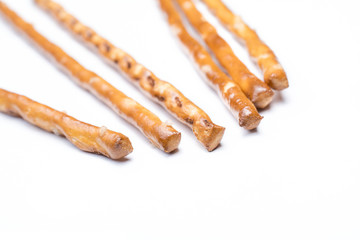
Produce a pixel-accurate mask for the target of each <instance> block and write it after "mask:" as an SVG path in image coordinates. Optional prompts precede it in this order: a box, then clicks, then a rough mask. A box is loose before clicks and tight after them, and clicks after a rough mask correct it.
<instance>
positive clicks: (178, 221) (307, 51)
mask: <svg viewBox="0 0 360 240" xmlns="http://www.w3.org/2000/svg"><path fill="white" fill-rule="evenodd" d="M5 2H6V3H8V4H9V5H10V6H11V7H12V8H13V9H14V10H16V11H17V12H18V13H19V14H20V15H21V16H22V17H24V18H25V19H26V20H29V21H31V22H32V23H34V24H35V26H36V28H37V29H38V30H39V31H40V32H41V33H43V34H44V35H45V36H47V37H48V38H49V39H51V40H52V41H53V42H55V43H56V44H59V45H60V46H61V47H63V48H64V50H66V51H67V52H68V53H70V55H72V56H74V57H75V58H76V59H77V60H78V61H79V62H80V63H82V64H84V65H85V66H86V67H88V68H89V69H91V70H93V71H95V72H97V73H98V74H99V75H100V76H103V77H104V78H105V79H107V80H108V81H109V82H111V83H112V84H113V85H115V86H116V87H118V88H119V89H120V90H122V91H125V92H126V93H127V94H128V95H129V96H131V97H134V98H135V99H136V100H138V101H139V102H140V103H141V104H143V105H144V106H145V107H147V108H149V109H150V110H152V111H154V112H155V113H156V114H158V116H160V117H161V119H163V120H164V121H165V120H170V121H172V122H173V123H174V124H173V125H174V127H175V128H176V129H178V130H179V131H181V132H182V142H181V145H180V149H179V151H178V152H177V153H175V154H170V155H168V154H164V153H162V152H161V151H159V150H157V149H155V148H154V147H152V146H151V145H150V144H149V143H148V141H147V139H146V138H145V137H143V136H142V135H141V134H140V133H139V132H138V131H137V130H136V129H134V128H133V127H130V126H129V124H127V123H126V122H125V121H123V120H121V119H120V118H119V117H117V116H116V115H115V114H114V113H113V112H112V111H111V110H110V109H108V108H107V107H105V106H104V105H103V104H102V103H100V102H99V101H98V100H96V99H95V98H94V97H92V96H91V95H90V94H88V93H87V92H85V91H84V90H82V89H80V88H79V87H77V86H76V85H75V84H74V83H73V82H72V81H71V80H70V79H69V78H68V77H67V76H65V75H64V74H62V73H60V72H59V71H58V70H57V69H56V68H54V67H53V66H52V65H51V63H50V62H48V60H47V59H45V58H44V57H43V56H42V55H40V54H39V52H38V51H36V50H35V49H34V48H32V47H31V46H30V45H29V44H28V43H27V42H25V41H24V40H23V39H22V38H20V37H19V35H17V34H15V32H14V31H13V30H12V29H11V28H9V27H8V26H7V25H6V24H5V22H4V21H3V20H2V19H1V21H0V42H1V44H0V53H1V54H0V66H1V80H0V87H1V88H4V89H7V90H10V91H14V92H16V93H20V94H23V95H26V96H28V97H30V98H32V99H34V100H36V101H39V102H41V103H45V104H47V105H50V106H52V107H53V108H55V109H58V110H66V111H67V112H68V113H69V114H70V115H73V116H74V117H76V118H78V119H80V120H83V121H86V122H89V123H92V124H94V125H98V126H102V125H105V126H107V127H108V128H109V129H112V130H115V131H119V132H122V133H124V134H126V135H127V136H128V137H130V139H131V141H132V143H133V146H134V149H135V150H134V152H133V153H132V154H131V155H129V157H128V160H127V161H125V162H115V161H111V160H108V159H106V158H105V157H101V156H97V155H93V154H88V153H84V152H81V151H80V150H78V149H76V148H75V147H74V146H72V145H71V144H70V143H69V142H67V141H66V140H65V139H63V138H59V137H57V136H55V135H52V134H49V133H47V132H44V131H41V130H39V129H37V128H36V127H33V126H31V125H30V124H28V123H26V122H24V121H23V120H21V119H18V118H13V117H10V116H7V115H4V114H0V132H1V134H0V146H1V154H0V239H85V237H86V239H130V240H133V239H147V240H149V239H156V240H161V239H179V240H183V239H214V240H215V239H227V240H232V239H234V240H235V239H276V240H279V239H347V240H350V239H359V238H360V204H359V202H360V173H359V172H360V163H359V161H360V154H359V134H360V127H359V122H360V113H359V103H360V101H359V100H360V99H359V98H360V97H359V88H360V81H359V63H360V57H359V56H360V45H359V42H360V32H359V24H360V15H359V14H358V9H359V4H358V1H356V0H353V1H351V0H347V1H329V0H317V1H312V0H305V1H295V0H292V1H289V0H273V1H267V0H252V1H245V0H244V1H235V0H226V3H228V4H229V6H230V7H231V8H232V9H234V10H235V11H236V12H238V13H240V14H241V15H242V16H243V18H244V19H245V20H246V21H247V22H248V23H249V24H250V25H251V26H252V27H253V28H255V29H256V30H257V31H258V33H259V34H260V36H261V37H262V38H263V39H264V40H265V41H266V43H268V44H269V45H270V46H271V48H272V49H273V50H274V51H275V53H276V54H277V55H278V57H279V59H280V61H281V63H282V64H283V65H284V67H285V69H286V71H287V74H288V77H289V80H290V88H289V89H288V90H286V91H284V92H283V93H282V94H281V95H277V97H276V100H275V102H274V103H273V104H272V106H271V107H270V108H269V109H268V110H265V111H261V114H262V115H263V116H264V117H265V118H264V120H263V121H262V123H261V125H260V127H259V128H258V130H257V131H256V132H247V131H245V130H243V129H241V128H240V127H239V126H238V124H237V122H236V120H235V119H234V118H233V117H232V115H231V114H230V112H229V111H228V110H227V109H226V108H225V107H224V105H223V104H222V103H221V101H220V100H219V98H218V97H217V96H216V94H215V93H214V92H213V91H212V90H211V89H210V88H209V87H208V86H207V85H206V83H205V82H204V81H202V80H201V79H200V77H199V76H198V75H197V73H196V71H195V70H194V67H193V66H192V64H191V63H190V61H188V59H187V57H186V55H184V54H183V52H182V50H181V49H180V48H179V46H178V45H177V41H176V40H175V37H174V36H173V35H172V34H171V32H170V30H169V27H168V25H167V23H166V21H165V18H164V16H163V14H162V13H161V11H160V9H159V8H158V5H157V2H156V1H155V0H152V1H149V0H142V1H140V0H136V1H135V0H132V1H125V0H122V1H115V0H113V1H112V0H101V1H100V0H91V1H86V7H84V4H85V1H71V0H59V2H60V3H62V4H63V5H64V6H65V7H66V8H67V10H69V11H70V12H72V13H73V14H74V15H76V16H77V17H78V18H79V19H80V20H81V21H83V22H84V23H86V24H87V25H90V26H92V27H93V28H94V29H95V30H96V31H98V32H99V33H100V34H101V35H103V36H104V37H106V38H108V39H109V40H111V41H113V42H114V43H115V45H117V46H119V47H121V48H123V49H124V50H126V51H127V52H129V53H130V54H131V55H133V56H134V57H135V58H136V59H137V60H138V61H139V62H141V63H143V64H144V65H145V66H147V67H148V68H150V69H152V70H153V71H154V72H155V74H157V75H158V76H160V77H161V78H162V79H165V80H167V81H170V82H171V83H173V84H174V85H175V86H177V87H178V88H179V89H180V90H181V91H182V92H183V93H184V94H185V95H186V96H188V97H189V98H190V99H192V100H193V101H194V102H195V103H196V104H198V105H199V106H200V107H201V108H203V109H204V110H205V111H206V112H207V113H208V114H209V115H210V117H211V118H212V119H213V121H214V122H215V123H217V124H219V125H222V126H225V127H226V133H225V136H224V139H223V141H222V144H221V147H219V148H218V149H217V150H216V151H214V152H212V153H208V152H206V150H204V149H203V148H202V147H201V145H200V144H198V143H197V141H196V139H195V137H194V136H193V135H192V133H191V131H190V130H189V129H187V128H186V127H185V126H183V125H181V124H180V123H179V122H177V121H176V120H175V119H173V118H172V117H171V116H170V115H169V114H167V113H166V112H165V111H164V110H162V109H161V108H160V107H158V106H156V105H155V104H154V103H152V102H149V101H148V100H147V99H146V98H145V97H143V96H142V95H141V94H140V92H139V91H137V90H136V89H135V88H134V87H133V86H131V84H130V83H128V82H126V81H125V80H124V79H123V78H122V77H121V76H120V75H118V74H117V73H116V72H115V71H113V70H112V69H111V68H110V67H108V66H107V65H106V64H105V63H103V62H102V61H101V60H100V59H99V58H98V57H97V56H96V55H95V54H93V53H91V52H89V51H88V50H87V49H86V48H84V47H83V46H82V45H81V44H80V43H78V42H76V41H75V40H74V39H73V38H72V37H71V36H70V35H69V34H68V33H67V32H65V31H63V30H62V28H60V27H59V26H58V25H57V24H56V23H55V21H53V20H52V19H51V18H50V17H49V16H47V15H46V14H45V13H44V12H42V11H41V10H39V9H38V8H37V7H36V6H35V5H33V3H32V1H30V0H21V1H20V0H18V1H10V0H7V1H5ZM198 5H199V7H201V9H202V11H203V12H204V13H205V14H206V16H207V17H208V19H209V20H211V22H213V23H214V24H215V25H216V26H218V27H219V32H220V33H221V35H222V36H224V37H225V38H226V39H227V40H228V41H229V43H231V45H232V46H233V47H234V49H235V50H236V53H237V54H238V55H239V56H240V57H241V59H242V60H243V61H244V62H245V63H246V64H247V65H248V66H249V68H250V69H251V70H253V71H254V72H255V73H256V74H258V75H259V72H258V71H257V69H256V68H255V67H254V65H252V64H251V62H250V60H249V58H248V56H247V54H246V52H245V51H244V50H243V48H242V47H241V46H239V45H238V44H237V43H236V41H235V40H234V39H233V38H232V36H231V35H230V34H229V33H228V32H227V31H226V30H224V29H223V28H220V26H219V24H218V22H217V21H216V20H215V19H214V18H213V17H212V16H210V14H209V13H208V12H207V11H206V8H205V7H204V6H202V5H201V4H200V3H199V4H198Z"/></svg>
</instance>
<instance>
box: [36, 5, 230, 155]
mask: <svg viewBox="0 0 360 240" xmlns="http://www.w3.org/2000/svg"><path fill="white" fill-rule="evenodd" d="M35 2H36V3H37V4H38V5H39V6H41V7H42V8H43V9H44V10H46V11H47V12H49V13H50V14H51V15H52V16H53V17H54V18H55V19H57V20H58V21H59V22H60V23H62V24H63V25H64V26H65V27H66V28H67V29H68V30H69V31H70V32H71V33H73V34H75V36H77V37H80V38H81V39H82V40H83V42H85V43H86V44H87V45H88V46H90V47H91V48H92V49H93V50H95V51H97V52H98V53H99V54H100V55H101V56H102V57H103V58H104V59H106V60H107V62H108V63H109V64H111V65H112V66H113V67H115V68H116V69H117V70H119V71H120V72H121V73H123V74H124V75H125V76H127V78H128V79H130V81H131V82H132V83H133V84H134V85H135V86H137V87H138V88H139V89H140V90H142V92H143V93H145V94H146V95H147V96H148V97H149V98H151V99H152V100H153V101H155V102H157V103H159V104H160V105H161V106H162V107H164V108H165V109H166V110H167V111H168V112H169V113H171V114H172V115H173V116H175V117H176V118H177V119H178V120H179V121H181V122H182V123H184V124H186V125H187V126H189V127H190V128H192V131H193V133H194V134H195V136H196V138H197V139H198V140H199V142H200V143H201V144H202V145H203V146H204V147H206V149H207V150H209V151H212V150H214V149H215V148H216V147H217V146H218V145H219V143H220V141H221V139H222V137H223V134H224V130H225V129H224V128H223V127H220V126H218V125H216V124H214V123H213V122H212V121H211V119H210V117H209V116H208V115H207V114H206V113H205V112H204V111H203V110H201V109H200V108H199V107H197V106H196V105H195V104H194V103H192V102H191V101H190V100H189V99H187V98H186V97H185V96H184V95H183V94H182V93H181V92H180V91H179V90H178V89H176V88H175V87H174V86H173V85H171V84H170V83H168V82H165V81H162V80H160V79H159V78H158V77H157V76H155V75H154V74H153V73H152V72H151V71H150V70H148V69H146V68H145V67H144V66H143V65H141V64H139V63H138V62H136V60H135V59H134V58H132V57H131V56H130V55H129V54H127V53H126V52H124V51H123V50H121V49H119V48H117V47H116V46H114V45H113V44H112V43H110V42H109V41H108V40H106V39H104V38H103V37H101V36H100V35H99V34H97V33H96V32H95V31H94V30H92V29H91V28H89V27H87V26H85V25H83V24H82V23H81V22H80V21H79V20H78V19H76V18H75V17H74V16H72V15H71V14H69V13H68V12H66V10H65V9H64V8H63V7H62V6H60V5H59V4H57V3H56V2H54V1H51V0H35Z"/></svg>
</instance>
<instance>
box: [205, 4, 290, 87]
mask: <svg viewBox="0 0 360 240" xmlns="http://www.w3.org/2000/svg"><path fill="white" fill-rule="evenodd" d="M203 2H204V3H205V4H206V5H207V6H208V8H209V9H210V10H211V11H212V12H213V13H214V15H215V16H216V17H217V18H218V19H219V20H220V21H221V22H222V24H224V25H225V26H226V27H227V28H228V29H229V30H230V31H231V32H232V33H234V34H235V35H236V36H237V37H238V38H239V39H240V40H242V42H244V43H245V45H246V47H247V49H248V52H249V54H250V56H251V57H252V58H253V59H254V61H255V62H256V63H257V65H258V66H259V67H260V69H261V70H262V72H263V74H264V80H265V82H266V83H267V84H268V85H269V86H270V87H272V88H273V89H276V90H282V89H285V88H287V87H289V82H288V79H287V77H286V73H285V71H284V69H283V67H282V66H281V65H280V63H279V61H278V60H277V58H276V56H275V54H274V53H273V51H272V50H271V49H270V48H269V47H268V46H267V45H266V44H265V43H264V42H263V41H261V39H260V38H259V36H258V35H257V34H256V32H255V31H254V30H252V29H251V28H250V27H249V26H248V25H247V24H246V23H245V22H244V21H243V20H242V19H241V17H240V16H236V15H235V14H234V13H233V12H232V11H231V10H230V9H229V8H227V7H226V6H225V4H224V3H223V2H222V1H221V0H203Z"/></svg>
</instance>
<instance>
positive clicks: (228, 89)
mask: <svg viewBox="0 0 360 240" xmlns="http://www.w3.org/2000/svg"><path fill="white" fill-rule="evenodd" d="M159 2H160V5H161V8H162V9H163V11H164V12H165V13H166V14H167V17H168V22H169V25H170V27H171V29H172V30H173V32H174V34H175V35H176V36H177V37H178V38H179V40H180V41H181V43H182V44H183V45H184V46H185V48H186V49H187V50H188V53H189V54H190V56H191V57H192V58H193V60H194V61H195V63H196V65H197V66H198V67H199V69H200V71H201V73H203V74H204V75H205V76H206V79H207V80H208V82H209V83H210V85H211V86H212V87H213V88H214V89H215V90H216V91H217V92H218V93H219V95H220V96H221V97H222V99H223V101H224V102H225V104H226V105H227V106H228V107H229V108H230V110H231V112H232V113H233V115H234V116H235V117H236V118H237V119H238V121H239V124H240V126H242V127H244V128H245V129H248V130H251V129H254V128H256V127H257V126H258V125H259V123H260V121H261V119H262V117H261V116H260V115H259V113H258V112H257V110H256V108H255V106H254V104H252V102H251V101H250V100H249V99H248V98H247V97H246V96H245V94H244V93H243V92H242V91H241V89H240V87H239V86H238V85H237V84H235V83H234V82H233V81H232V80H231V79H230V78H229V77H228V76H227V75H226V74H225V73H224V72H222V71H221V69H220V68H219V67H218V66H217V65H216V63H215V62H214V61H213V60H212V58H211V56H210V54H209V53H208V52H207V51H206V49H205V48H204V47H203V46H202V45H201V44H200V43H199V42H198V41H196V40H195V39H194V38H193V37H192V36H190V34H189V33H188V32H187V31H186V29H185V27H184V25H183V23H182V20H181V17H180V15H179V13H178V12H177V10H176V8H175V6H174V4H173V2H172V1H169V0H159Z"/></svg>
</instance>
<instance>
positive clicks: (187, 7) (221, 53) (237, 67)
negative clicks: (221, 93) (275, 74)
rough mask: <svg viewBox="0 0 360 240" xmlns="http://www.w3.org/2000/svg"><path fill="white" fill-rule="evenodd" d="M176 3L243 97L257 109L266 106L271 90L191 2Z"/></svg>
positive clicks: (179, 0) (189, 0) (178, 0)
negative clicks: (242, 93)
mask: <svg viewBox="0 0 360 240" xmlns="http://www.w3.org/2000/svg"><path fill="white" fill-rule="evenodd" d="M177 2H178V4H179V6H180V8H181V9H182V10H183V12H184V13H185V15H186V17H187V19H188V20H189V22H190V23H191V25H192V26H193V27H194V28H195V29H196V30H197V31H198V32H199V33H200V35H201V37H202V39H203V40H204V42H205V43H206V45H207V46H208V47H209V48H210V50H211V51H212V52H213V53H214V54H215V56H216V58H217V60H218V61H219V63H220V64H221V65H222V66H223V67H224V68H225V69H226V71H227V72H228V73H229V75H230V76H231V78H232V80H233V81H234V82H235V83H236V84H238V85H239V86H240V88H241V90H242V91H243V92H244V93H245V95H246V96H247V97H248V98H249V99H250V100H251V101H252V102H253V103H254V104H255V106H256V107H258V108H265V107H266V106H268V105H269V104H270V102H271V100H272V98H273V96H274V92H273V91H272V90H271V88H270V87H269V86H268V85H266V83H264V82H263V81H261V80H260V79H258V78H257V77H256V76H255V75H254V74H252V73H251V72H250V71H249V69H248V68H247V67H246V66H245V64H243V63H242V62H241V61H240V59H239V58H238V57H237V56H236V55H235V53H234V52H233V50H232V49H231V47H230V45H229V44H228V43H227V42H226V41H225V40H224V39H223V38H222V37H221V36H220V35H219V34H218V33H217V31H216V29H215V27H213V26H212V25H211V24H210V23H209V22H207V21H206V20H205V18H204V17H203V16H202V14H201V13H200V12H199V11H198V10H197V8H196V6H195V4H194V3H193V1H192V0H177Z"/></svg>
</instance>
